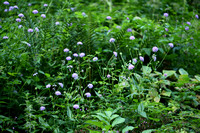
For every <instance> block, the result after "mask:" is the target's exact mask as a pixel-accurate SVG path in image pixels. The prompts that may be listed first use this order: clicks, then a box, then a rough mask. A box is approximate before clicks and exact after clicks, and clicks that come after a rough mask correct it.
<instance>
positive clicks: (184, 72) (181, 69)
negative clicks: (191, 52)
mask: <svg viewBox="0 0 200 133" xmlns="http://www.w3.org/2000/svg"><path fill="white" fill-rule="evenodd" d="M179 73H180V74H181V75H188V72H187V71H185V70H184V69H183V68H180V69H179Z"/></svg>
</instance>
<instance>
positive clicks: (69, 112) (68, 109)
mask: <svg viewBox="0 0 200 133" xmlns="http://www.w3.org/2000/svg"><path fill="white" fill-rule="evenodd" d="M67 116H68V117H69V119H72V111H71V110H70V108H69V106H68V107H67Z"/></svg>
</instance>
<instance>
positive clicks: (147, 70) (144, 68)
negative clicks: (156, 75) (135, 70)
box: [142, 66, 152, 75]
mask: <svg viewBox="0 0 200 133" xmlns="http://www.w3.org/2000/svg"><path fill="white" fill-rule="evenodd" d="M142 71H143V74H144V75H146V74H150V73H151V71H152V69H151V67H148V66H142Z"/></svg>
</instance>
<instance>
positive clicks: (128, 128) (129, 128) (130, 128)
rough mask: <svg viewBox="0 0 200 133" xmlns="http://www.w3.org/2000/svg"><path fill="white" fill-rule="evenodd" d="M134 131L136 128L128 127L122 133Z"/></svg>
mask: <svg viewBox="0 0 200 133" xmlns="http://www.w3.org/2000/svg"><path fill="white" fill-rule="evenodd" d="M133 129H134V127H132V126H126V127H125V128H124V129H123V130H122V133H125V132H127V131H131V130H133Z"/></svg>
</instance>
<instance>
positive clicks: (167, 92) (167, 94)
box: [161, 90, 172, 97]
mask: <svg viewBox="0 0 200 133" xmlns="http://www.w3.org/2000/svg"><path fill="white" fill-rule="evenodd" d="M171 93H172V92H170V91H165V90H163V91H162V93H161V95H163V96H168V97H170V95H171Z"/></svg>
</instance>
